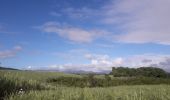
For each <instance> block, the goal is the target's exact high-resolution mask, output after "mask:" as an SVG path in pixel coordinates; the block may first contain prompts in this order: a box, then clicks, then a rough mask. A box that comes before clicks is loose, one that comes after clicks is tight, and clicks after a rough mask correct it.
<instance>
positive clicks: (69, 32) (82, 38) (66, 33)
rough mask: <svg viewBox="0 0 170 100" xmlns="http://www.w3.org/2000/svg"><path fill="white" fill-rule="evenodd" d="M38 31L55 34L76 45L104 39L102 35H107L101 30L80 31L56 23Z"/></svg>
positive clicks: (76, 28)
mask: <svg viewBox="0 0 170 100" xmlns="http://www.w3.org/2000/svg"><path fill="white" fill-rule="evenodd" d="M40 29H41V30H42V31H43V32H47V33H56V34H58V35H59V36H60V37H63V38H65V39H68V40H70V41H73V42H78V43H89V42H92V41H94V40H95V39H97V38H100V37H101V36H103V37H104V35H106V34H108V32H105V31H101V30H95V29H93V30H91V29H82V28H78V27H72V26H70V25H68V24H61V23H57V22H47V23H45V24H44V25H43V26H41V27H40Z"/></svg>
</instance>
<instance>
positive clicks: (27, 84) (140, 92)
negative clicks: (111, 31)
mask: <svg viewBox="0 0 170 100" xmlns="http://www.w3.org/2000/svg"><path fill="white" fill-rule="evenodd" d="M113 69H114V70H113V71H112V73H111V74H110V75H109V74H106V75H97V74H79V75H76V74H65V73H60V72H35V71H19V70H0V100H3V99H4V98H5V99H9V100H28V99H29V100H42V99H43V100H56V99H57V100H169V99H170V97H169V95H170V90H169V85H170V79H169V78H168V77H167V73H166V72H165V71H163V70H162V69H157V68H152V67H148V68H143V67H142V68H138V69H130V68H122V67H120V68H113ZM132 70H133V71H134V72H135V74H134V73H131V74H130V73H129V72H131V71H132ZM137 72H138V73H137ZM118 74H119V75H118ZM135 75H136V76H135ZM115 76H117V77H115ZM118 76H119V77H118ZM163 84H164V85H163ZM120 85H122V86H120ZM127 85H130V86H127ZM139 85H140V86H139ZM152 91H153V92H152Z"/></svg>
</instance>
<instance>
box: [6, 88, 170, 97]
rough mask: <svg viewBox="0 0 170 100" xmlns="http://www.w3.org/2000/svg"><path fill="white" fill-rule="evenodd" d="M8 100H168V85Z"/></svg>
mask: <svg viewBox="0 0 170 100" xmlns="http://www.w3.org/2000/svg"><path fill="white" fill-rule="evenodd" d="M9 100H170V86H169V85H140V86H138V85H137V86H117V87H110V88H69V87H59V88H56V90H48V91H46V90H45V91H31V92H29V93H26V94H23V95H14V96H11V97H10V98H9Z"/></svg>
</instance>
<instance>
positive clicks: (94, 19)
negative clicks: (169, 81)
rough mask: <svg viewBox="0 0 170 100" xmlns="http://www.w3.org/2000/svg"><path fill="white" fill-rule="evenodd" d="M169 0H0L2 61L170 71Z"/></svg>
mask: <svg viewBox="0 0 170 100" xmlns="http://www.w3.org/2000/svg"><path fill="white" fill-rule="evenodd" d="M169 5H170V1H168V0H161V1H160V0H150V1H148V0H140V1H139V0H128V1H127V0H76V1H75V0H27V1H23V0H12V1H11V0H1V1H0V62H1V63H2V65H3V66H10V67H14V68H19V69H52V70H53V69H55V70H61V71H63V70H74V69H75V70H87V71H103V70H110V69H111V67H112V66H129V67H140V66H155V67H161V68H164V69H165V70H169V69H170V19H169V18H170V13H169V9H170V7H169Z"/></svg>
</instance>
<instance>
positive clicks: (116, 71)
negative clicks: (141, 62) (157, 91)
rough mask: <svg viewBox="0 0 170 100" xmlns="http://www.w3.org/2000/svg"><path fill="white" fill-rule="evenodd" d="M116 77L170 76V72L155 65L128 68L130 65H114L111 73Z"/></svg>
mask: <svg viewBox="0 0 170 100" xmlns="http://www.w3.org/2000/svg"><path fill="white" fill-rule="evenodd" d="M110 74H111V75H113V76H114V77H138V76H144V77H155V78H165V77H168V76H169V73H167V72H165V71H164V70H163V69H161V68H155V67H140V68H128V67H112V72H111V73H110Z"/></svg>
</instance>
